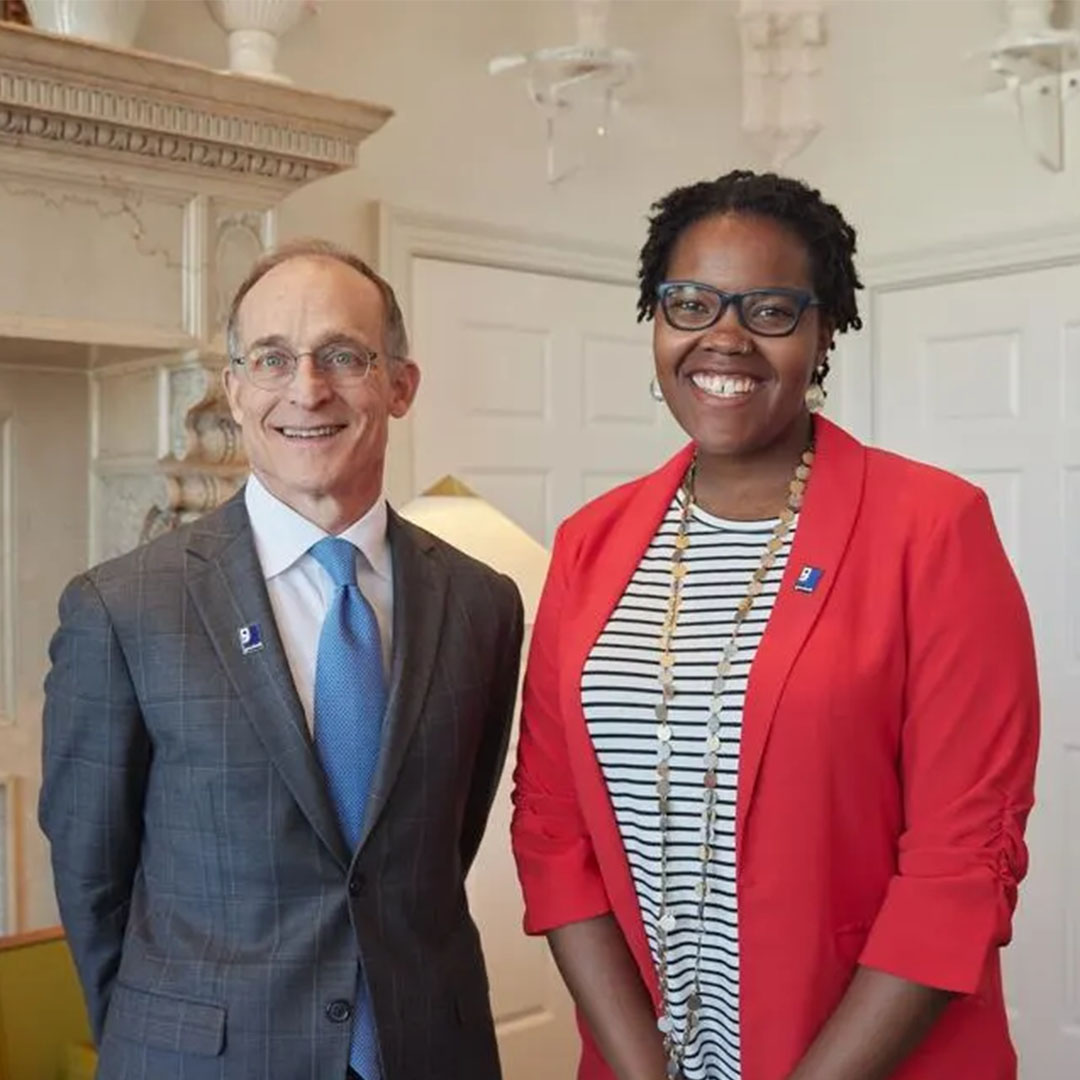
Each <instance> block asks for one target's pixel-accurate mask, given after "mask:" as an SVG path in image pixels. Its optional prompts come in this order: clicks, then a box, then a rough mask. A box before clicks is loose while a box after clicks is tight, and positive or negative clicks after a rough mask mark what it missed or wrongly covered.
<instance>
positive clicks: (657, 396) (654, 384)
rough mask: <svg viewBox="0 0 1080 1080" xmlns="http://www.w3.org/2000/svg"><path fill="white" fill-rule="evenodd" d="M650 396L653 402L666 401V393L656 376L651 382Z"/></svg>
mask: <svg viewBox="0 0 1080 1080" xmlns="http://www.w3.org/2000/svg"><path fill="white" fill-rule="evenodd" d="M649 396H650V397H651V398H652V399H653V401H663V400H664V391H663V390H661V389H660V383H659V382H658V381H657V378H656V376H655V375H654V376H653V377H652V378H651V379H650V380H649Z"/></svg>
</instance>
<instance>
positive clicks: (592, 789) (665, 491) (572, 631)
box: [561, 445, 694, 1001]
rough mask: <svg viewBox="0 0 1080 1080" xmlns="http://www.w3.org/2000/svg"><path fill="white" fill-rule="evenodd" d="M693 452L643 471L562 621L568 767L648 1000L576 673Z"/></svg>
mask: <svg viewBox="0 0 1080 1080" xmlns="http://www.w3.org/2000/svg"><path fill="white" fill-rule="evenodd" d="M693 455H694V447H693V445H690V446H687V447H685V448H684V449H683V450H681V451H680V452H679V453H678V454H676V455H675V457H673V458H672V459H671V460H670V461H668V462H667V463H666V464H665V465H663V466H662V467H661V468H660V469H658V470H657V471H656V472H654V473H652V474H650V475H649V476H648V477H646V478H645V480H644V481H643V482H642V485H641V487H640V488H639V489H638V491H637V492H636V493H635V494H634V496H633V497H632V501H631V502H630V503H628V504H627V506H626V507H625V509H624V511H623V513H622V515H621V517H620V520H619V522H618V526H617V528H616V530H615V532H614V533H613V534H605V535H604V536H602V537H597V540H598V541H599V544H600V545H602V551H599V552H597V553H593V552H590V553H583V555H582V557H583V559H584V560H586V561H589V562H591V563H592V564H593V565H594V566H597V567H598V568H602V569H599V570H598V572H594V573H593V574H591V575H590V576H589V577H588V578H587V579H586V578H585V576H584V575H581V577H580V578H579V579H578V580H577V581H576V582H575V584H576V585H577V587H579V588H581V589H583V596H582V598H581V603H580V606H579V607H578V614H577V615H576V616H575V617H574V618H573V619H572V620H571V621H570V623H569V625H568V627H567V644H566V648H567V657H568V663H567V675H566V677H565V678H564V679H562V680H561V682H562V690H563V693H564V694H565V695H566V696H565V697H564V699H563V708H564V710H565V715H566V716H568V717H570V718H571V721H570V723H568V724H567V728H566V740H567V743H568V746H569V751H570V753H569V758H570V764H571V770H572V771H573V772H574V774H575V777H574V778H575V781H576V783H577V786H578V790H580V791H581V792H582V794H583V798H582V800H581V807H582V813H583V816H584V817H585V821H586V824H587V826H588V828H589V832H590V834H591V836H592V838H593V849H594V851H595V852H596V859H597V862H598V863H599V865H600V871H601V874H602V876H603V879H604V887H605V888H606V889H607V893H608V899H609V900H610V901H611V904H612V908H613V910H614V912H615V914H616V917H617V918H618V920H619V924H620V926H621V927H622V930H623V933H624V934H625V935H626V939H627V942H628V943H629V945H630V950H631V952H632V953H633V955H634V957H635V959H636V960H637V964H638V968H639V969H640V971H641V974H642V977H643V978H644V980H645V983H646V986H647V987H648V988H649V990H650V993H651V994H652V996H653V999H654V1001H656V1000H657V999H658V996H659V991H658V988H657V985H656V978H655V973H654V968H653V964H652V960H651V956H650V952H649V944H648V940H647V939H646V937H645V927H644V924H643V922H642V920H641V911H640V905H639V902H638V898H637V892H636V890H635V888H634V881H633V877H632V876H631V873H630V864H629V862H628V861H627V858H626V849H625V848H624V846H623V843H622V839H621V836H620V834H619V827H618V823H617V822H616V820H615V810H614V808H613V806H612V804H611V798H610V796H609V794H608V790H607V784H606V782H605V780H604V776H603V773H602V771H601V769H600V762H599V760H598V759H597V757H596V750H595V748H594V746H593V742H592V738H591V737H590V735H589V730H588V727H587V726H586V723H585V713H584V710H583V709H582V706H581V677H582V673H583V670H584V667H585V661H586V660H587V659H588V656H589V652H590V651H591V650H592V647H593V645H594V643H595V642H596V639H597V637H598V636H599V635H600V632H601V631H602V630H603V628H604V625H605V624H606V623H607V620H608V618H609V616H610V615H611V613H612V611H614V609H615V605H616V604H617V603H618V602H619V599H620V597H621V596H622V594H623V592H624V591H625V589H626V586H627V585H628V584H629V582H630V579H631V578H632V577H633V575H634V571H635V570H636V569H637V567H638V563H639V562H640V561H641V557H642V555H644V554H645V550H646V549H647V548H648V546H649V544H650V542H651V541H652V538H653V536H654V535H655V534H656V530H657V529H658V528H659V527H660V522H661V521H663V519H664V514H665V513H666V512H667V509H668V507H669V505H670V504H671V500H672V498H673V497H674V495H675V492H676V490H677V489H678V487H679V484H680V483H681V482H682V478H683V476H684V475H685V473H686V470H687V469H688V468H689V466H690V462H691V460H692V459H693Z"/></svg>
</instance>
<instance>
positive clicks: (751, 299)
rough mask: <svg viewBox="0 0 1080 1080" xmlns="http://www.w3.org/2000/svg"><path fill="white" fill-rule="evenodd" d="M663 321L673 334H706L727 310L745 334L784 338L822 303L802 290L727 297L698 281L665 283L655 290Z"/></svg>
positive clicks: (759, 292) (754, 292)
mask: <svg viewBox="0 0 1080 1080" xmlns="http://www.w3.org/2000/svg"><path fill="white" fill-rule="evenodd" d="M656 297H657V299H658V300H659V302H660V308H661V310H662V311H663V312H664V318H665V319H666V320H667V323H668V325H669V326H672V327H674V328H675V329H676V330H707V329H708V328H709V327H710V326H713V325H715V324H716V323H718V322H719V321H720V320H721V319H722V318H723V317H724V312H725V311H727V309H728V307H729V306H734V308H735V314H736V315H737V316H738V319H739V323H740V324H741V325H742V327H743V329H744V330H749V331H750V333H752V334H760V335H761V336H762V337H787V335H788V334H792V333H794V332H795V328H796V327H797V326H798V325H799V320H800V319H801V318H802V317H803V313H804V312H805V311H806V309H807V308H810V307H820V306H821V301H820V300H818V299H817V298H816V297H815V296H814V295H813V294H812V293H808V292H805V291H804V290H802V289H782V288H776V289H748V290H747V291H746V292H741V293H729V292H722V291H721V290H720V289H714V288H712V286H710V285H702V284H701V283H700V282H697V281H665V282H664V283H663V284H662V285H660V287H659V288H658V289H657V290H656Z"/></svg>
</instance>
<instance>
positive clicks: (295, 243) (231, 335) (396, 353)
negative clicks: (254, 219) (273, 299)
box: [225, 239, 409, 361]
mask: <svg viewBox="0 0 1080 1080" xmlns="http://www.w3.org/2000/svg"><path fill="white" fill-rule="evenodd" d="M290 259H333V260H334V261H335V262H339V263H344V264H345V265H346V266H351V267H352V268H353V269H354V270H355V271H356V272H357V273H359V274H362V275H363V276H364V277H366V278H367V279H368V281H370V282H372V283H373V284H374V285H375V287H376V288H377V289H378V290H379V292H380V293H381V294H382V298H383V308H384V318H385V325H384V327H383V335H384V338H385V344H386V350H387V352H388V353H389V355H390V358H391V359H393V360H405V359H407V358H408V356H409V335H408V334H407V333H406V330H405V319H404V317H403V316H402V314H401V307H400V305H399V304H398V302H397V297H396V296H395V295H394V290H393V287H392V286H391V285H390V282H388V281H387V280H386V279H385V278H383V277H381V276H380V275H379V274H377V273H376V272H375V271H374V270H372V268H371V267H370V266H368V264H367V263H366V262H364V260H363V259H361V258H360V256H359V255H354V254H353V253H352V252H351V251H347V250H346V249H345V248H342V247H338V246H337V244H332V243H330V241H329V240H316V239H303V240H291V241H289V242H288V243H287V244H282V245H281V246H280V247H277V248H275V249H274V250H273V251H268V252H267V253H266V254H265V255H263V256H261V257H260V258H259V259H258V260H257V261H256V263H255V265H254V266H253V267H252V268H251V270H250V271H249V273H248V276H247V277H246V278H244V280H243V282H242V283H241V285H240V288H238V289H237V290H236V295H235V296H234V297H233V301H232V304H231V305H230V306H229V317H228V319H227V321H226V323H225V348H226V350H227V351H228V354H229V359H230V360H234V361H235V360H239V359H241V354H242V352H243V345H242V344H241V342H240V331H239V328H238V325H237V324H238V322H239V314H240V305H241V304H242V303H243V302H244V297H245V296H247V294H248V293H249V292H251V290H252V289H253V288H254V287H255V285H256V284H257V283H258V282H259V281H260V280H261V279H262V278H264V277H265V276H266V275H267V274H268V273H270V271H271V270H273V269H274V267H275V266H280V265H281V264H282V263H285V262H288V261H289V260H290Z"/></svg>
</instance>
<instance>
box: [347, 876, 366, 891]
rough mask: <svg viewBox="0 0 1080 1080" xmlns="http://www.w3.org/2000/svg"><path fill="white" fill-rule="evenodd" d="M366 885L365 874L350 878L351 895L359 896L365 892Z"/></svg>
mask: <svg viewBox="0 0 1080 1080" xmlns="http://www.w3.org/2000/svg"><path fill="white" fill-rule="evenodd" d="M365 884H366V882H365V880H364V875H363V874H353V876H352V877H351V878H349V895H350V896H359V895H360V894H361V893H362V892H363V891H364V885H365Z"/></svg>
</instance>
